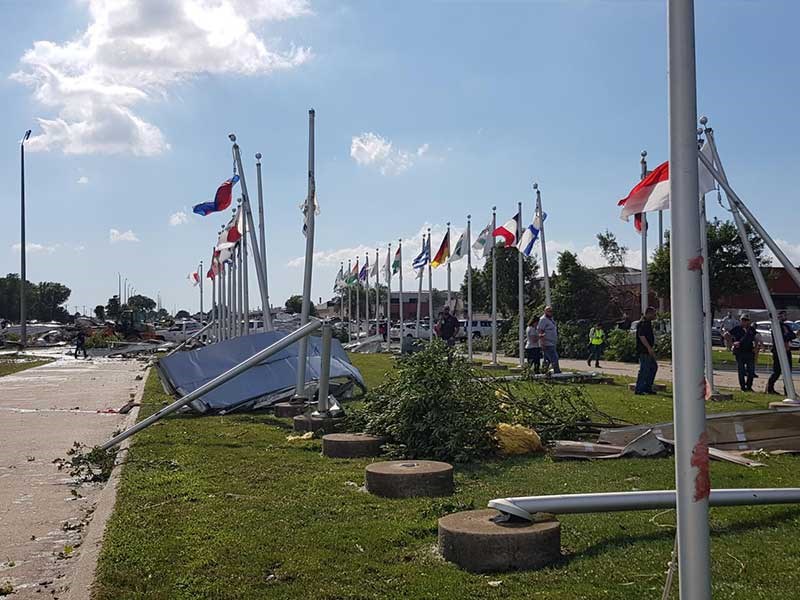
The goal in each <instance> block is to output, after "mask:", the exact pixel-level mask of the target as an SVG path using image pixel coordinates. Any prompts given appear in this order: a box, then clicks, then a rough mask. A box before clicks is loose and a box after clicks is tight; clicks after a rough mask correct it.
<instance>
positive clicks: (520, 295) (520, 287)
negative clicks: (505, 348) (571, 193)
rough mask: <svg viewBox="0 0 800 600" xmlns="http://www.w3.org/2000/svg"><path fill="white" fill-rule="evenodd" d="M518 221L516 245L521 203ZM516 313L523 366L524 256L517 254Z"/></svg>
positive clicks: (519, 238) (519, 235)
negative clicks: (517, 313) (517, 315)
mask: <svg viewBox="0 0 800 600" xmlns="http://www.w3.org/2000/svg"><path fill="white" fill-rule="evenodd" d="M517 211H518V212H519V221H518V222H517V243H519V241H520V240H521V239H522V202H517ZM517 254H518V256H517V311H518V312H519V331H518V332H517V334H518V337H519V366H520V368H522V367H524V366H525V282H524V281H523V277H522V273H523V270H522V268H523V264H522V260H523V259H524V258H525V255H524V254H523V253H522V252H517Z"/></svg>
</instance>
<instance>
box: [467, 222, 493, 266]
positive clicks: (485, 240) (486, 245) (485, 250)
mask: <svg viewBox="0 0 800 600" xmlns="http://www.w3.org/2000/svg"><path fill="white" fill-rule="evenodd" d="M493 245H494V238H493V237H492V223H491V221H490V222H489V224H488V225H487V226H486V227H484V228H483V230H482V231H481V232H480V233H479V234H478V239H477V240H475V242H474V243H473V244H472V249H473V250H474V251H475V256H477V257H478V258H485V257H487V256H489V254H491V253H492V246H493Z"/></svg>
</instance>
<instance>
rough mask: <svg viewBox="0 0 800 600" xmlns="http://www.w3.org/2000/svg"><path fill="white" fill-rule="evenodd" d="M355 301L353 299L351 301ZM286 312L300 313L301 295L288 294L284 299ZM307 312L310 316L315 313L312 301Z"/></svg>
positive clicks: (301, 310)
mask: <svg viewBox="0 0 800 600" xmlns="http://www.w3.org/2000/svg"><path fill="white" fill-rule="evenodd" d="M357 287H358V286H357ZM353 302H355V300H354V301H353ZM285 306H286V312H288V313H289V314H300V313H302V312H303V297H302V296H301V295H300V294H295V295H294V296H289V297H288V298H287V299H286V304H285ZM309 314H310V315H311V316H312V317H315V316H316V315H317V309H316V307H315V306H314V303H313V302H312V303H311V308H310V309H309Z"/></svg>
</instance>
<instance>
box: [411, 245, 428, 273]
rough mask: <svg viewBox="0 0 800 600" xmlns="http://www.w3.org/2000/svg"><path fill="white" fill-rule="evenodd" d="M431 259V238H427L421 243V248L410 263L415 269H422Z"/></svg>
mask: <svg viewBox="0 0 800 600" xmlns="http://www.w3.org/2000/svg"><path fill="white" fill-rule="evenodd" d="M430 260H431V239H430V238H427V239H426V240H425V241H424V242H423V243H422V250H421V251H420V253H419V254H418V255H417V257H416V258H415V259H414V262H412V263H411V266H412V267H414V268H415V269H424V268H425V266H426V265H427V264H428V262H429V261H430Z"/></svg>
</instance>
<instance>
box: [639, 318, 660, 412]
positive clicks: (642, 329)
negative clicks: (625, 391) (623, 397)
mask: <svg viewBox="0 0 800 600" xmlns="http://www.w3.org/2000/svg"><path fill="white" fill-rule="evenodd" d="M655 316H656V309H655V308H653V307H652V306H648V307H647V310H645V311H644V315H642V318H641V319H639V322H638V323H637V325H636V351H637V353H638V354H639V375H638V376H637V377H636V389H635V393H636V395H637V396H641V395H644V394H655V392H654V391H653V382H654V381H655V379H656V372H657V371H658V361H656V351H655V345H656V338H655V335H653V319H654V318H655Z"/></svg>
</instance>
